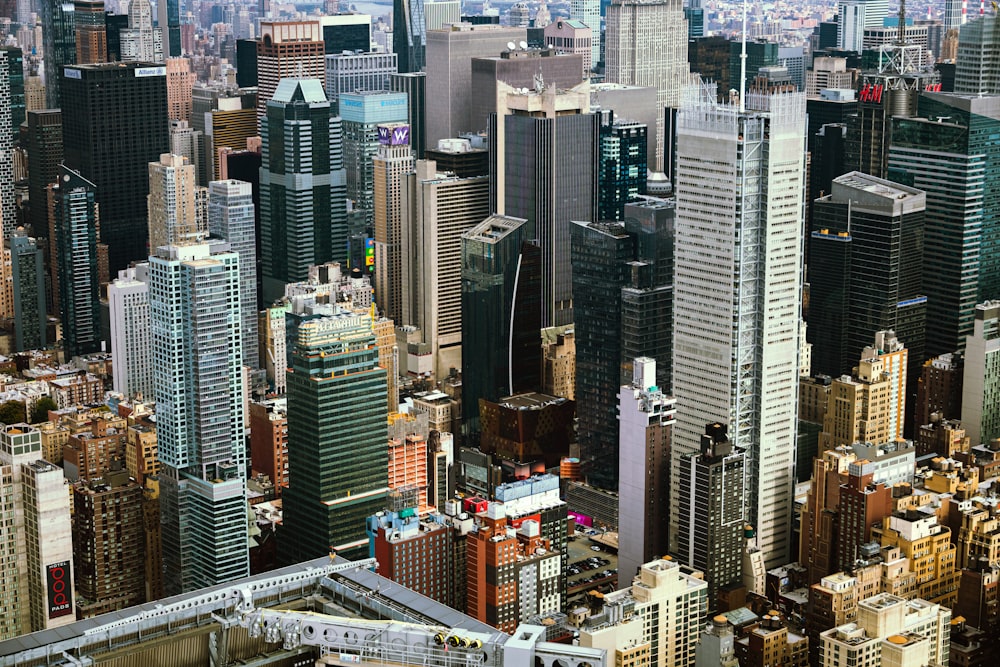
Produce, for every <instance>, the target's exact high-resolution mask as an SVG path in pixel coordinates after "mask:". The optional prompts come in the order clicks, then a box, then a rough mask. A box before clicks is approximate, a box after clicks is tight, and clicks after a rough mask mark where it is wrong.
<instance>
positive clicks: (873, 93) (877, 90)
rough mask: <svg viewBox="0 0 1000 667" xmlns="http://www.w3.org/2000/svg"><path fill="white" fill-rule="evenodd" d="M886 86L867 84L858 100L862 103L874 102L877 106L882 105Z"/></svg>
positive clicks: (859, 94)
mask: <svg viewBox="0 0 1000 667" xmlns="http://www.w3.org/2000/svg"><path fill="white" fill-rule="evenodd" d="M884 89H885V86H882V85H880V84H872V83H866V84H865V85H864V86H862V88H861V92H860V93H858V99H859V100H861V101H862V102H874V103H875V104H881V103H882V91H883V90H884Z"/></svg>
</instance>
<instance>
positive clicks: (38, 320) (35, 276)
mask: <svg viewBox="0 0 1000 667" xmlns="http://www.w3.org/2000/svg"><path fill="white" fill-rule="evenodd" d="M7 243H8V245H9V247H10V274H11V278H12V282H13V283H14V285H13V287H14V290H13V291H14V348H15V349H16V350H17V351H18V352H21V351H24V350H40V349H42V348H44V347H46V345H47V342H48V341H47V340H46V336H45V332H46V324H47V321H48V318H47V317H46V308H45V267H44V266H43V261H42V255H43V254H44V253H43V252H42V246H41V244H39V243H38V242H37V241H36V240H35V239H33V238H29V237H27V236H25V235H24V233H23V232H20V233H18V232H15V233H14V235H13V236H11V237H10V239H8V241H7Z"/></svg>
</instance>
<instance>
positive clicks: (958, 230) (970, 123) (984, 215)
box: [889, 93, 1000, 357]
mask: <svg viewBox="0 0 1000 667" xmlns="http://www.w3.org/2000/svg"><path fill="white" fill-rule="evenodd" d="M920 115H921V116H923V118H905V119H904V118H899V119H895V118H894V119H893V128H892V147H891V149H890V152H889V168H890V171H891V172H892V179H893V180H895V181H898V182H901V183H905V184H906V185H910V186H912V187H915V188H919V189H920V190H923V191H924V192H926V193H927V217H926V222H925V233H924V269H923V282H924V293H925V294H926V295H927V339H926V349H925V350H924V356H925V357H930V356H934V355H938V354H945V353H948V352H954V351H955V350H960V349H962V347H963V346H964V344H965V337H966V336H968V335H969V334H971V333H972V327H973V319H974V312H975V307H976V304H977V303H981V302H983V301H986V300H987V299H993V298H996V295H998V294H1000V192H995V191H994V189H993V188H989V187H986V184H987V183H988V182H989V177H988V176H987V175H986V174H989V173H992V172H993V170H995V169H997V168H1000V146H997V145H995V142H993V141H992V140H990V139H989V138H988V137H989V136H991V135H993V134H995V133H996V132H1000V98H997V97H979V96H975V95H952V94H947V93H924V94H923V95H922V96H921V100H920ZM932 156H933V157H932Z"/></svg>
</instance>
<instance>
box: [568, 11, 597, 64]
mask: <svg viewBox="0 0 1000 667" xmlns="http://www.w3.org/2000/svg"><path fill="white" fill-rule="evenodd" d="M569 18H570V19H572V20H576V21H581V22H582V23H583V24H584V25H586V26H587V27H588V28H590V30H591V43H590V62H591V66H595V65H597V63H599V62H600V61H601V0H572V2H570V3H569Z"/></svg>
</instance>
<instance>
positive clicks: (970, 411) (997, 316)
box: [962, 301, 1000, 445]
mask: <svg viewBox="0 0 1000 667" xmlns="http://www.w3.org/2000/svg"><path fill="white" fill-rule="evenodd" d="M962 426H964V427H965V432H966V433H967V434H968V436H969V439H970V440H971V441H972V444H973V445H980V444H986V443H989V442H990V441H991V440H993V439H994V438H1000V302H997V301H986V302H984V303H981V304H979V305H978V306H976V322H975V326H974V328H973V330H972V334H971V335H970V336H969V337H968V338H967V339H966V343H965V374H964V377H963V379H962Z"/></svg>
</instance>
